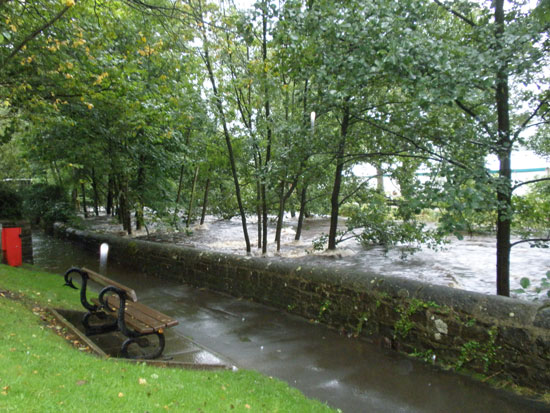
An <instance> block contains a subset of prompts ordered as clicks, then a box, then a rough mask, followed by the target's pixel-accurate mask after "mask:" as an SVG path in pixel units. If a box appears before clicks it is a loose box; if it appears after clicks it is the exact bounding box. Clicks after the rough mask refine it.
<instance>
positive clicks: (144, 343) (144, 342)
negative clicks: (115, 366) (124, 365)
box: [120, 331, 166, 359]
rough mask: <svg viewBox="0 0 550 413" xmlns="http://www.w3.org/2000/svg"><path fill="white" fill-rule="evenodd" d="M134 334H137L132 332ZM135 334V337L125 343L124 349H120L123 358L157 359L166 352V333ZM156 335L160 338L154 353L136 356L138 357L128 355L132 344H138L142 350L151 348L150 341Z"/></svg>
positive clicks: (129, 338)
mask: <svg viewBox="0 0 550 413" xmlns="http://www.w3.org/2000/svg"><path fill="white" fill-rule="evenodd" d="M132 333H135V332H133V331H132ZM135 334H136V336H135V337H128V338H127V339H126V340H125V341H124V343H122V347H121V349H120V354H121V356H122V357H124V358H129V359H142V358H143V359H155V358H157V357H159V356H160V355H161V354H162V352H163V351H164V346H165V344H166V343H165V339H164V332H162V331H159V332H155V333H151V334H138V333H135ZM154 335H156V336H157V338H158V344H157V346H156V348H154V349H153V351H151V352H149V353H145V354H140V355H136V356H132V355H130V354H129V353H128V347H130V345H132V344H137V345H138V346H139V347H140V348H146V347H150V346H151V343H150V341H149V337H151V336H154Z"/></svg>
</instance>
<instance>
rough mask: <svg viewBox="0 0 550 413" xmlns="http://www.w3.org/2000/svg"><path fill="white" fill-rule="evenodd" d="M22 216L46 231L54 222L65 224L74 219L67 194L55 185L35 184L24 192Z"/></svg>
mask: <svg viewBox="0 0 550 413" xmlns="http://www.w3.org/2000/svg"><path fill="white" fill-rule="evenodd" d="M23 214H24V216H25V217H26V218H28V219H30V220H31V221H32V222H33V223H36V224H41V225H42V226H43V227H45V228H46V229H49V228H51V227H52V226H53V224H54V223H55V222H67V221H69V220H70V219H72V218H73V217H74V211H73V209H72V207H71V203H70V200H69V197H68V194H67V193H66V192H65V190H64V189H63V188H62V187H60V186H57V185H47V184H37V185H33V186H31V187H30V188H28V189H27V190H26V193H25V196H24V200H23Z"/></svg>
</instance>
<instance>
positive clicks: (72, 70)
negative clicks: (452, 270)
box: [0, 0, 550, 295]
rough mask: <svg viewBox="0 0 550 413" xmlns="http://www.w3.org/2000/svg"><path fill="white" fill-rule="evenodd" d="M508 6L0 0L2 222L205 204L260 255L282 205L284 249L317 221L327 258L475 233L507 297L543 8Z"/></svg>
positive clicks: (543, 144) (540, 80)
mask: <svg viewBox="0 0 550 413" xmlns="http://www.w3.org/2000/svg"><path fill="white" fill-rule="evenodd" d="M523 3H524V2H522V1H504V0H497V1H494V2H492V5H491V6H490V7H489V5H488V3H483V4H481V3H479V2H470V1H458V2H457V1H453V2H450V1H428V0H425V1H424V0H423V1H414V2H413V1H399V2H398V1H393V0H384V1H382V2H380V1H377V2H374V1H364V0H361V1H359V0H346V1H342V2H334V1H328V0H319V1H304V0H286V1H272V0H259V1H257V2H256V3H255V4H254V5H253V6H252V7H251V8H250V9H248V10H240V9H237V8H235V7H233V6H232V5H231V4H230V2H225V1H219V2H209V1H206V0H185V1H179V0H178V1H173V0H146V1H137V0H120V1H111V2H101V3H98V2H94V1H86V0H83V1H78V2H75V1H72V0H69V1H61V2H60V1H58V0H32V1H27V2H21V1H18V0H7V1H1V2H0V17H1V19H0V163H1V165H2V168H1V170H0V186H1V187H0V206H1V208H0V215H3V216H7V215H9V216H10V217H17V216H20V215H23V214H24V215H25V216H26V217H27V218H31V219H32V220H33V221H40V222H42V223H43V224H44V225H46V226H48V225H51V223H52V222H53V221H55V220H73V219H75V218H74V216H75V215H76V213H77V212H80V213H82V214H83V215H84V216H88V214H96V215H97V214H99V213H100V211H105V213H107V214H116V215H117V217H118V219H119V220H120V222H121V223H122V225H123V227H124V230H125V231H126V232H128V233H131V232H132V231H133V230H134V228H133V227H132V218H131V217H132V216H134V221H135V223H136V227H137V229H140V228H144V227H145V228H147V225H148V222H147V217H149V219H150V217H154V219H157V220H161V221H163V222H164V223H166V224H168V225H171V226H173V227H175V228H177V229H182V228H187V227H189V225H190V223H191V222H193V221H195V220H201V221H202V220H204V216H205V214H206V213H207V212H208V213H210V214H215V215H217V216H220V217H224V218H230V217H240V219H241V221H242V227H243V238H244V241H245V248H246V250H247V251H250V250H251V248H252V247H256V248H259V249H261V250H262V251H263V252H266V250H267V244H268V242H272V241H271V240H269V241H268V239H267V224H268V219H269V217H270V216H275V217H276V227H277V233H276V237H275V240H274V242H275V243H276V245H277V249H278V250H279V249H280V239H281V230H282V227H283V219H284V213H285V211H287V212H288V211H290V212H291V213H293V214H296V215H298V216H299V220H298V229H297V232H296V237H297V239H299V237H300V232H301V225H302V223H303V217H304V216H307V215H309V214H324V215H330V218H331V219H330V223H331V224H330V229H329V233H328V234H327V235H326V239H323V240H321V241H320V242H319V243H318V246H319V247H322V248H325V242H326V246H327V247H328V248H329V249H335V248H336V246H337V243H338V241H339V240H341V239H344V238H346V237H347V236H350V235H353V236H355V237H357V239H358V240H359V242H361V243H362V244H364V245H365V246H371V245H383V246H384V247H386V248H390V247H392V246H395V245H409V246H410V249H411V250H414V249H416V248H418V247H419V246H420V245H431V246H437V245H439V244H440V243H441V242H442V240H443V239H444V238H445V236H447V235H449V234H454V235H457V236H459V237H460V236H462V234H464V233H473V232H476V231H478V230H490V231H495V232H496V238H497V250H498V251H497V293H498V294H502V295H509V266H510V253H511V251H512V247H513V246H514V245H515V244H517V242H531V243H532V244H533V245H534V246H537V247H544V246H546V245H547V244H546V242H547V240H548V235H549V234H548V230H549V227H548V207H547V205H548V202H546V200H547V199H548V188H549V187H548V182H545V181H544V180H545V179H547V178H544V177H541V178H540V179H535V180H534V181H533V182H516V181H515V180H513V179H512V175H511V160H512V158H513V155H514V153H515V152H516V151H517V150H518V149H521V148H529V149H532V150H534V151H536V152H537V153H538V154H540V155H543V156H548V155H549V154H550V151H549V147H550V145H549V144H548V135H547V133H548V122H549V121H548V114H549V101H548V99H549V95H548V80H549V79H548V73H547V71H545V70H544V69H545V68H547V67H548V47H549V39H548V30H549V28H548V27H549V17H548V16H549V15H550V11H549V9H548V2H544V1H541V2H540V4H539V5H538V7H537V8H536V9H533V10H529V9H527V8H526V7H525V6H524V4H523ZM490 156H492V157H493V158H495V159H497V160H498V163H499V169H498V172H497V174H492V173H491V172H490V171H489V170H488V168H487V166H486V163H487V162H486V160H487V159H488V157H490ZM358 168H363V170H367V171H372V173H371V172H368V173H366V174H361V175H360V174H358V173H357V170H358ZM383 177H387V178H390V179H391V180H392V181H393V182H395V184H396V188H398V190H397V191H396V193H390V192H386V191H385V190H384V187H383V186H384V185H383ZM519 188H522V189H525V188H530V189H528V190H527V191H526V192H527V195H517V194H516V192H518V191H516V190H517V189H519ZM20 202H21V208H19V207H13V206H14V205H19V203H20ZM426 213H427V214H428V215H431V216H432V217H436V219H437V222H436V226H435V227H434V228H432V227H430V229H429V230H427V228H426V227H425V226H424V223H423V222H422V219H421V218H422V217H423V216H425V214H426ZM251 215H255V216H256V217H257V219H256V221H257V231H255V232H256V234H255V235H253V236H251V234H249V233H248V227H247V217H249V216H251ZM340 216H346V217H348V220H347V228H345V229H344V228H339V227H338V218H339V217H340ZM512 231H515V232H516V234H517V235H518V236H520V237H521V240H520V241H517V242H511V235H512ZM253 244H254V245H253Z"/></svg>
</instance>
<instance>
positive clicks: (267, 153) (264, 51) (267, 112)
mask: <svg viewBox="0 0 550 413" xmlns="http://www.w3.org/2000/svg"><path fill="white" fill-rule="evenodd" d="M262 61H263V64H264V67H266V65H267V2H266V1H264V2H263V11H262ZM262 73H263V74H264V94H265V102H264V110H265V122H266V128H267V129H266V135H267V146H266V150H265V168H264V176H263V179H262V185H261V194H262V221H263V239H262V254H265V253H266V252H267V224H268V220H267V213H268V205H267V190H266V185H267V183H266V181H267V179H268V177H267V174H268V172H269V164H270V163H271V138H272V136H271V134H272V131H271V124H270V122H271V108H270V102H269V86H268V84H267V73H266V71H265V70H263V71H262Z"/></svg>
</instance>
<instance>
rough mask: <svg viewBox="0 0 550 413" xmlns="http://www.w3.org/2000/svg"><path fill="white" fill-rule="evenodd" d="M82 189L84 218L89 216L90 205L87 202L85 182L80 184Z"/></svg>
mask: <svg viewBox="0 0 550 413" xmlns="http://www.w3.org/2000/svg"><path fill="white" fill-rule="evenodd" d="M80 190H81V192H82V211H84V218H88V205H87V204H86V188H85V186H84V183H81V184H80Z"/></svg>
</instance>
